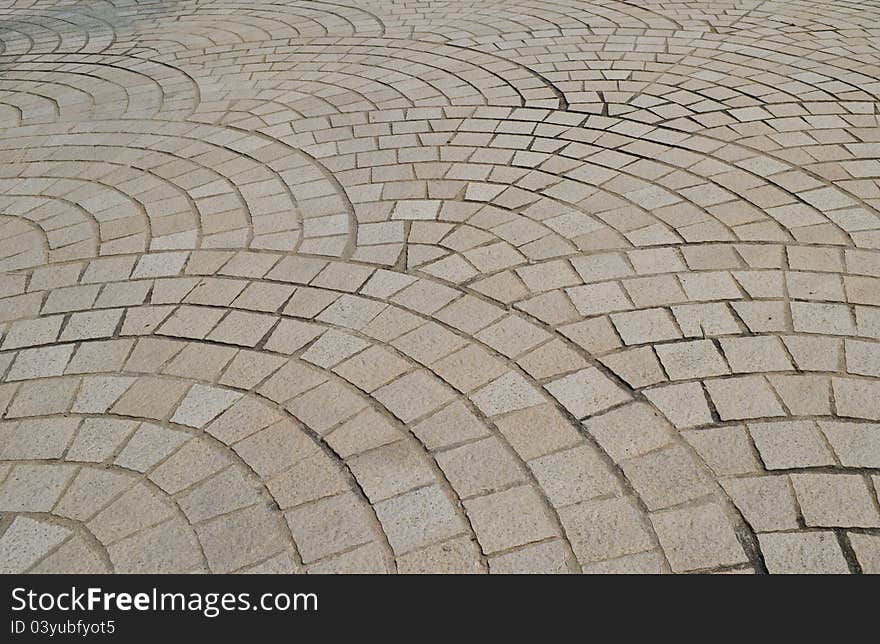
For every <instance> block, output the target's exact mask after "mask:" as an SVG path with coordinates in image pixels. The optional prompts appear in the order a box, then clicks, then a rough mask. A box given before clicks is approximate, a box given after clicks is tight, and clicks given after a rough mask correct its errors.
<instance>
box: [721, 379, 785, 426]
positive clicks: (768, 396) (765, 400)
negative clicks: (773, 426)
mask: <svg viewBox="0 0 880 644" xmlns="http://www.w3.org/2000/svg"><path fill="white" fill-rule="evenodd" d="M706 390H707V391H708V392H709V396H710V397H711V398H712V402H713V403H714V404H715V408H716V409H717V410H718V415H719V416H720V417H721V420H738V419H742V418H762V417H767V416H784V415H785V410H783V408H782V405H781V404H780V403H779V401H778V400H777V399H776V396H774V395H773V392H772V390H771V389H770V386H769V385H768V384H767V381H766V380H764V379H763V378H761V377H759V376H745V377H740V378H731V379H729V380H709V381H706Z"/></svg>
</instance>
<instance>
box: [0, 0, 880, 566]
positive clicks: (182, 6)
mask: <svg viewBox="0 0 880 644" xmlns="http://www.w3.org/2000/svg"><path fill="white" fill-rule="evenodd" d="M878 17H880V16H878V14H877V10H876V8H875V7H871V6H867V5H865V4H864V3H850V2H843V3H833V4H832V3H825V2H818V3H817V2H800V1H799V0H778V1H777V0H774V1H772V2H759V1H757V0H736V1H734V2H728V3H716V2H704V1H701V0H700V1H693V2H680V3H671V4H670V3H665V2H659V1H653V0H652V1H649V2H640V3H632V2H623V1H618V0H595V1H590V2H574V1H572V0H517V1H516V2H507V1H505V2H501V1H500V0H497V1H496V0H493V1H491V2H476V1H467V2H456V3H448V2H433V1H425V2H421V1H420V2H407V3H399V2H378V1H377V2H372V1H370V2H357V3H353V2H352V3H348V2H286V3H272V2H252V3H244V2H239V1H236V0H206V1H201V0H200V1H195V0H183V1H181V2H175V3H144V2H137V1H135V0H115V1H114V2H97V1H94V2H92V1H88V0H86V1H83V0H80V1H75V2H74V1H71V2H50V1H49V0H8V1H6V2H0V161H2V163H0V415H2V421H0V570H2V571H4V572H36V573H41V572H283V573H290V572H308V573H322V572H401V573H409V572H470V573H480V572H490V573H507V572H580V571H583V572H591V573H592V572H758V573H763V572H771V573H775V572H878V571H880V408H878V407H877V405H876V404H875V403H876V401H877V400H880V395H878V394H880V236H878V235H880V161H878V156H880V155H878V147H877V146H878V144H880V138H878V136H877V132H878V130H880V123H878V108H877V105H878V98H880V53H878V50H877V42H876V33H875V27H874V25H875V24H876V21H877V18H878Z"/></svg>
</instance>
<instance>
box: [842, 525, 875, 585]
mask: <svg viewBox="0 0 880 644" xmlns="http://www.w3.org/2000/svg"><path fill="white" fill-rule="evenodd" d="M847 536H848V537H849V542H850V545H851V546H852V549H853V551H854V552H855V553H856V559H858V562H859V566H861V569H862V572H863V573H865V574H867V575H876V574H878V572H880V536H878V535H876V534H862V533H859V532H850V533H848V535H847Z"/></svg>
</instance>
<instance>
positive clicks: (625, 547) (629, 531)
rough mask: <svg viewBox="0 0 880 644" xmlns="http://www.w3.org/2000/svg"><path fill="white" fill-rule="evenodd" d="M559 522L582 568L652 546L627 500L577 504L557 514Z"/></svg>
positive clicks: (646, 530)
mask: <svg viewBox="0 0 880 644" xmlns="http://www.w3.org/2000/svg"><path fill="white" fill-rule="evenodd" d="M559 518H560V520H561V521H562V526H563V528H564V530H565V534H566V537H567V538H568V540H569V542H570V543H571V546H572V549H573V550H574V553H575V556H576V557H577V559H578V562H580V564H581V565H582V566H587V565H589V564H591V563H593V562H596V561H602V560H608V559H615V558H618V557H620V556H622V555H629V554H635V553H641V552H644V551H647V550H650V549H652V548H653V547H654V545H655V542H654V539H653V538H652V534H651V532H650V530H649V528H648V525H647V524H646V522H645V518H644V517H642V516H641V515H640V513H639V511H638V510H637V509H636V506H635V505H634V504H633V502H632V501H631V500H630V499H628V498H616V499H605V500H598V501H587V502H584V503H578V504H576V505H572V506H569V507H567V508H563V509H562V510H560V512H559Z"/></svg>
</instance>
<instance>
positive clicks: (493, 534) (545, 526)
mask: <svg viewBox="0 0 880 644" xmlns="http://www.w3.org/2000/svg"><path fill="white" fill-rule="evenodd" d="M464 507H465V510H467V514H468V518H469V519H470V521H471V525H473V527H474V532H475V533H476V535H477V538H478V539H479V540H480V545H481V546H482V547H483V551H484V552H485V553H486V554H491V553H493V552H498V551H500V550H507V549H508V548H513V547H515V546H520V545H524V544H527V543H531V542H533V541H540V540H541V539H546V538H548V537H552V536H555V535H556V528H555V526H554V525H553V523H552V521H551V519H550V516H549V514H548V510H547V508H546V506H545V504H544V502H543V501H542V500H541V499H540V497H539V496H538V494H537V493H536V492H535V491H534V489H533V488H531V487H530V486H528V485H523V486H520V487H514V488H511V489H509V490H504V491H502V492H495V493H493V494H489V495H486V496H482V497H479V498H475V499H471V500H470V501H465V502H464Z"/></svg>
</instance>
